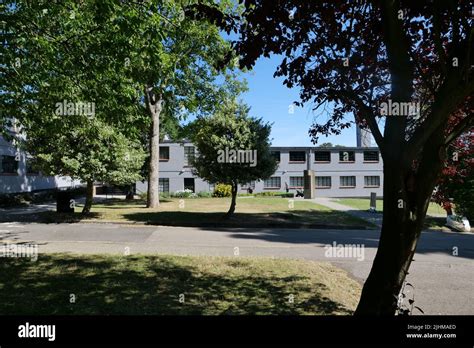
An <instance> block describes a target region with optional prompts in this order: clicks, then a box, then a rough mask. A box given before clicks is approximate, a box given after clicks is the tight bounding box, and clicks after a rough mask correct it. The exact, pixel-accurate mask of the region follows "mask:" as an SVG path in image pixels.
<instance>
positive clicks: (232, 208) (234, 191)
mask: <svg viewBox="0 0 474 348" xmlns="http://www.w3.org/2000/svg"><path fill="white" fill-rule="evenodd" d="M237 189H238V184H237V183H236V182H233V183H232V201H231V203H230V208H229V211H228V212H227V214H226V218H229V217H231V215H232V214H233V213H234V211H235V205H236V201H237Z"/></svg>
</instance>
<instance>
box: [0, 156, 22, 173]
mask: <svg viewBox="0 0 474 348" xmlns="http://www.w3.org/2000/svg"><path fill="white" fill-rule="evenodd" d="M1 160H2V167H1V168H0V174H18V161H17V160H16V158H15V156H7V155H3V156H1Z"/></svg>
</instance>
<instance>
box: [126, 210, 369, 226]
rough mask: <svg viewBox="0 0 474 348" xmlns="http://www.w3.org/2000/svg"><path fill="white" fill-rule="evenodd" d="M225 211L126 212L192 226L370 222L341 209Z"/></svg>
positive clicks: (158, 221) (143, 218)
mask: <svg viewBox="0 0 474 348" xmlns="http://www.w3.org/2000/svg"><path fill="white" fill-rule="evenodd" d="M225 215H226V214H225V213H223V212H189V211H158V212H156V211H151V212H150V211H143V212H133V213H125V214H123V217H124V218H125V219H126V220H128V221H133V222H142V223H146V224H151V225H168V226H190V227H191V226H192V227H287V228H335V229H365V228H367V227H369V224H368V223H367V222H365V221H363V220H361V219H357V218H355V217H352V216H349V215H347V214H344V213H341V212H338V211H313V210H292V211H288V212H262V213H239V212H236V213H234V214H233V215H232V216H231V217H230V218H226V216H225Z"/></svg>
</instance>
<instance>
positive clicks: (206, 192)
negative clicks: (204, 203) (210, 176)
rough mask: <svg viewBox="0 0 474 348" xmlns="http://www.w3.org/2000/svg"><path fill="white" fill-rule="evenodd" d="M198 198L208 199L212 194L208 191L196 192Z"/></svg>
mask: <svg viewBox="0 0 474 348" xmlns="http://www.w3.org/2000/svg"><path fill="white" fill-rule="evenodd" d="M197 195H198V197H200V198H209V197H212V193H211V192H208V191H200V192H198V194H197Z"/></svg>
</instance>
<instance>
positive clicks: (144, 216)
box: [16, 197, 372, 228]
mask: <svg viewBox="0 0 474 348" xmlns="http://www.w3.org/2000/svg"><path fill="white" fill-rule="evenodd" d="M229 206H230V198H188V199H178V198H169V199H162V200H161V205H160V207H159V208H158V209H154V210H150V209H146V206H145V202H144V201H140V200H136V201H124V200H119V199H112V200H108V201H106V202H102V203H97V204H94V205H93V206H92V210H91V214H90V215H89V216H87V217H86V218H84V217H82V216H81V214H80V213H79V212H80V211H81V209H82V206H80V205H78V206H77V207H76V212H77V213H75V214H65V215H59V214H57V213H55V212H46V213H39V214H37V215H38V216H39V218H40V220H41V221H46V222H58V221H70V220H72V221H75V219H77V220H78V221H79V220H88V221H98V220H99V221H100V220H107V221H116V222H139V223H147V224H159V225H174V226H200V225H204V224H205V225H209V226H229V227H232V226H243V227H252V226H253V227H265V226H268V227H296V226H307V227H321V228H324V227H328V228H344V227H347V228H366V227H372V225H371V224H370V223H368V222H366V221H364V220H361V219H358V218H356V217H353V216H350V215H348V214H346V213H344V212H339V211H334V210H331V209H329V208H326V207H324V206H321V205H318V204H315V203H313V202H308V201H303V200H296V199H295V200H294V201H290V200H289V199H288V198H281V197H270V198H266V197H258V198H257V197H239V198H238V199H237V207H236V211H235V213H234V215H233V216H232V217H231V218H230V219H224V215H225V213H226V212H227V210H228V209H229ZM16 217H17V218H20V217H19V216H16ZM26 218H30V217H29V216H28V217H26Z"/></svg>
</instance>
